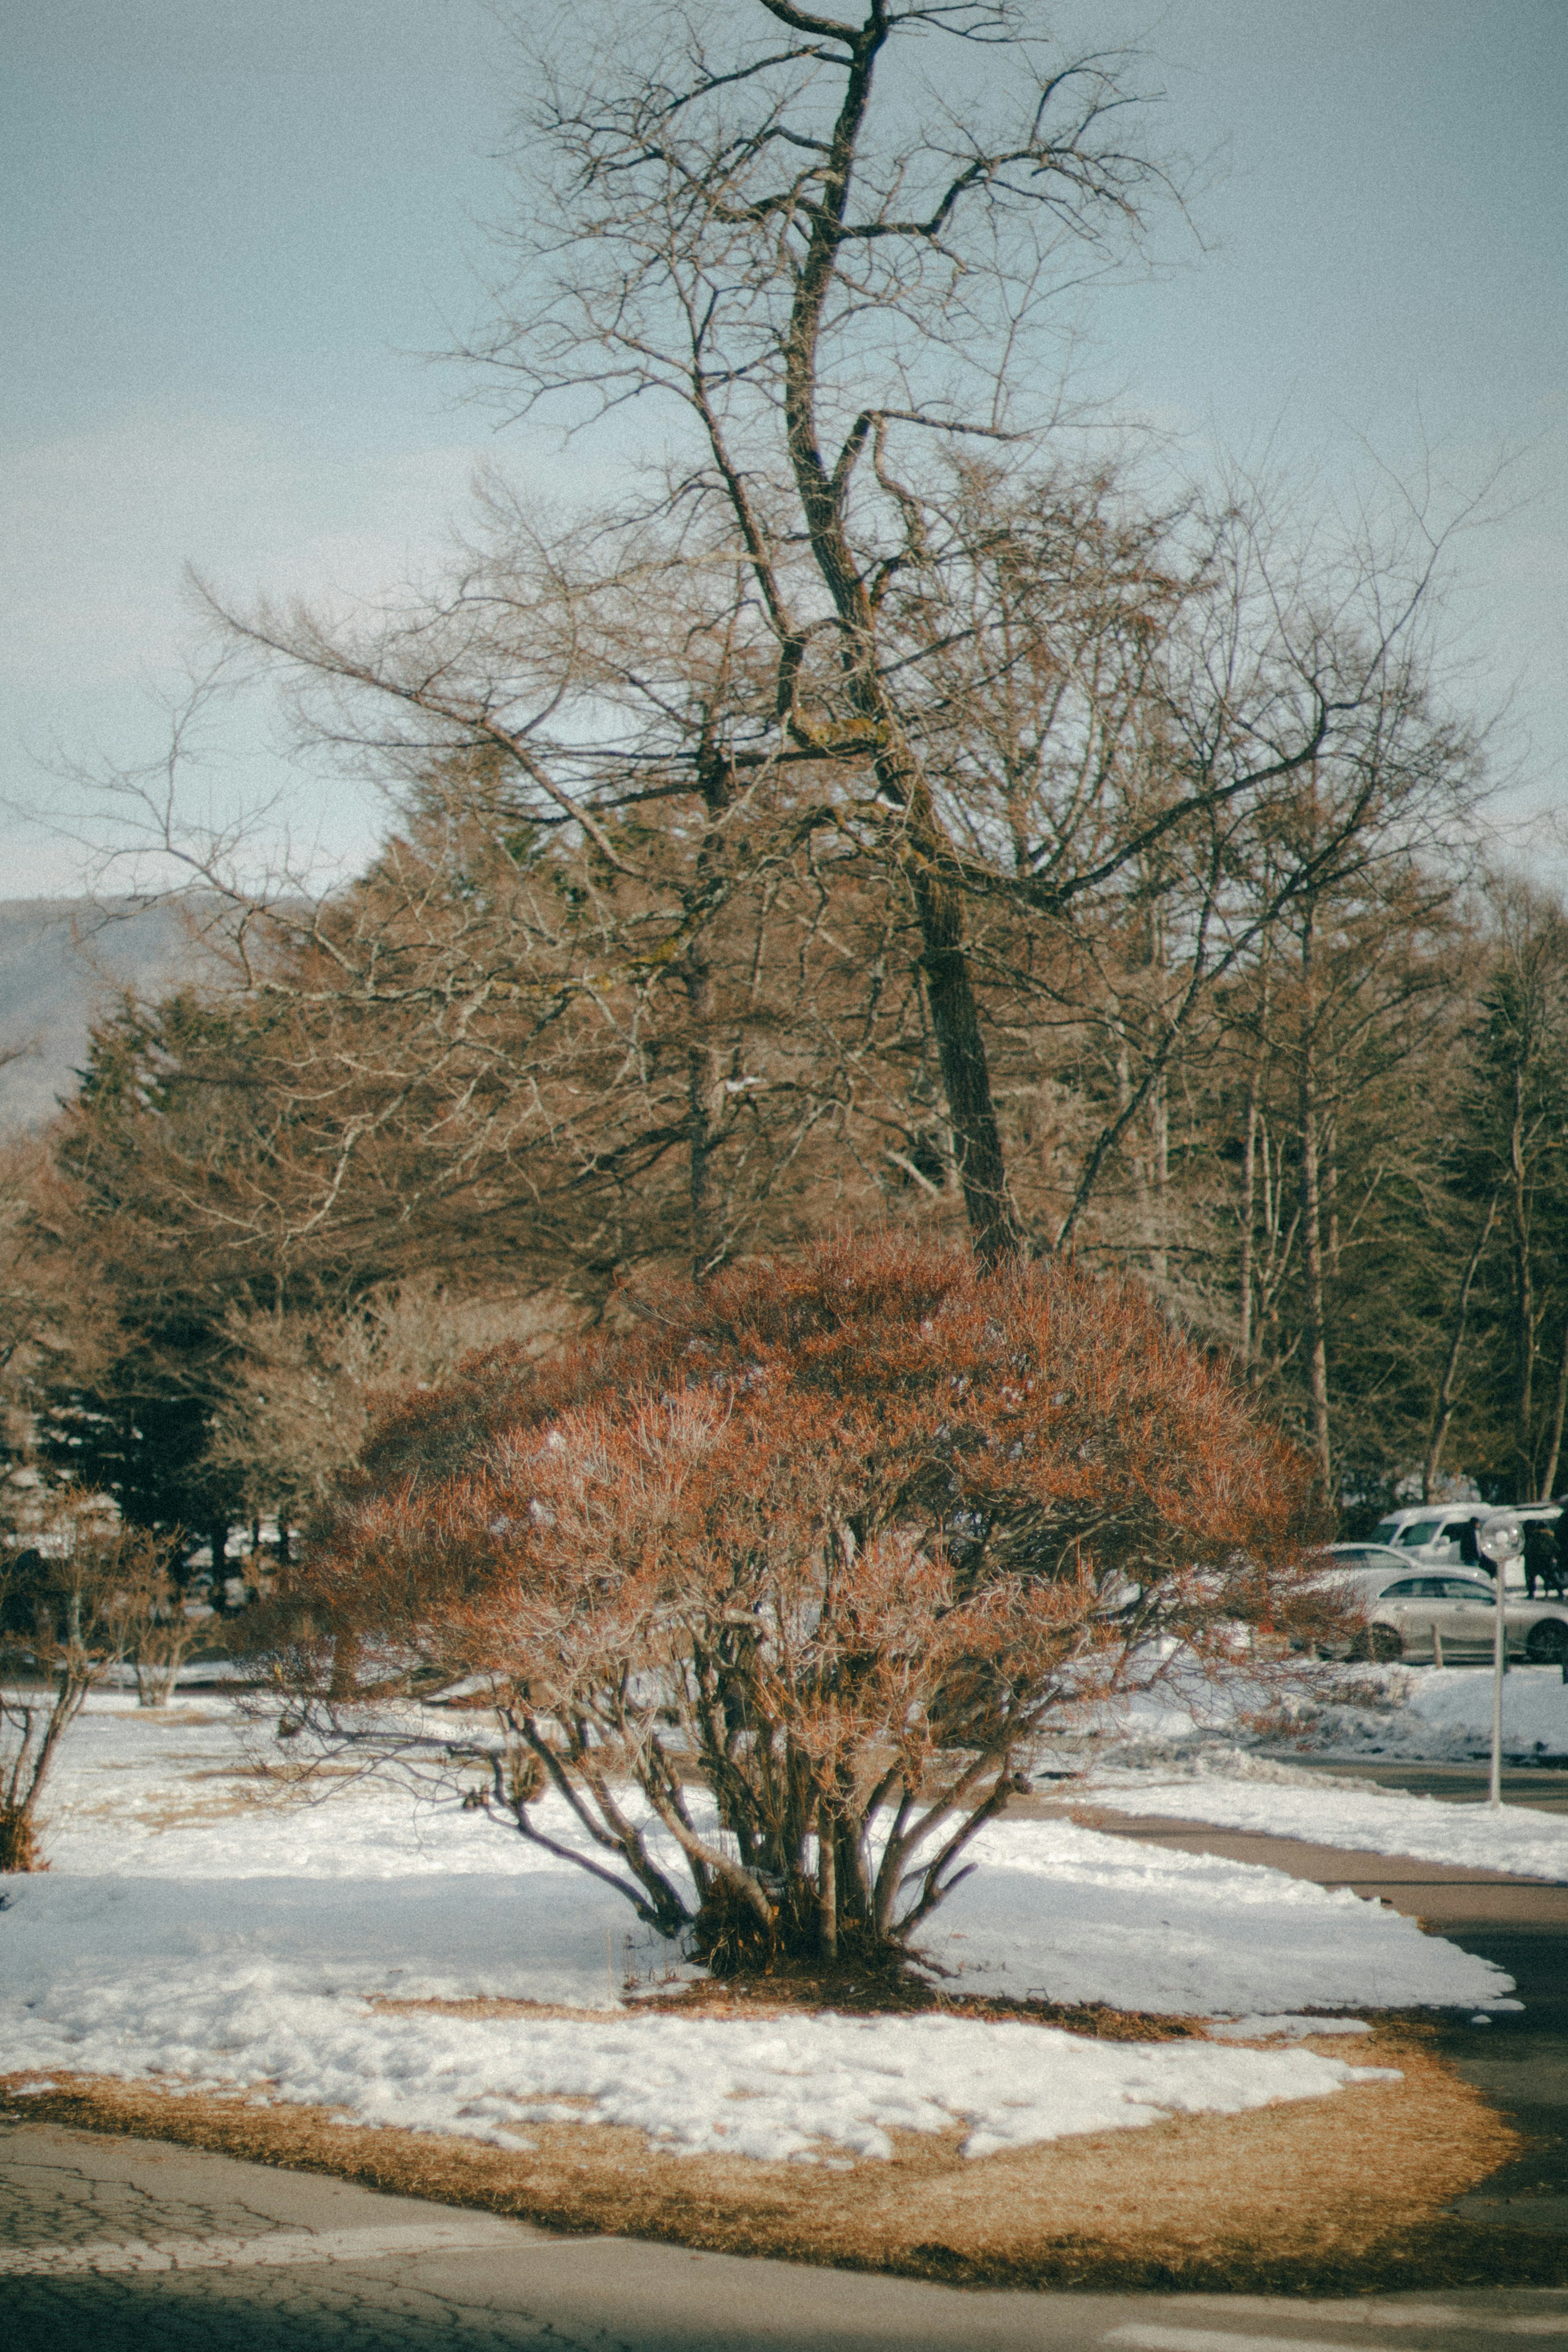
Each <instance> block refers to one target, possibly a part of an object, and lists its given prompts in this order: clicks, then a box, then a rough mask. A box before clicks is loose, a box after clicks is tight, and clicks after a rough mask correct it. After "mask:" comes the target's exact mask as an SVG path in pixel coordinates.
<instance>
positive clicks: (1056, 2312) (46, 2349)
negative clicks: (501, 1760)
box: [0, 2126, 1568, 2352]
mask: <svg viewBox="0 0 1568 2352" xmlns="http://www.w3.org/2000/svg"><path fill="white" fill-rule="evenodd" d="M0 2217H3V2218H0V2298H3V2303H4V2310H5V2342H6V2346H7V2352H76V2347H78V2346H88V2345H90V2346H91V2347H94V2352H213V2347H214V2346H218V2347H222V2352H327V2347H329V2346H330V2347H333V2352H404V2347H406V2352H415V2348H416V2347H417V2352H428V2347H431V2346H432V2345H434V2344H437V2343H439V2344H441V2345H443V2346H449V2347H455V2352H490V2347H497V2352H500V2347H508V2352H525V2347H527V2352H534V2347H537V2352H547V2347H548V2352H587V2347H596V2352H600V2347H603V2352H609V2347H616V2352H895V2347H896V2352H1100V2347H1104V2352H1292V2347H1293V2352H1392V2347H1398V2352H1483V2347H1484V2352H1492V2347H1495V2352H1510V2347H1516V2346H1517V2347H1521V2352H1523V2347H1527V2346H1533V2345H1542V2346H1549V2345H1551V2344H1552V2343H1554V2342H1557V2343H1563V2344H1565V2345H1568V2294H1556V2293H1539V2292H1533V2293H1532V2292H1523V2293H1512V2294H1511V2293H1508V2292H1506V2291H1504V2292H1500V2293H1496V2294H1492V2293H1474V2292H1469V2291H1463V2292H1460V2293H1458V2294H1444V2295H1443V2296H1441V2297H1434V2296H1422V2295H1419V2294H1416V2295H1408V2296H1405V2295H1402V2296H1396V2297H1391V2298H1389V2299H1387V2300H1385V2301H1383V2302H1358V2303H1354V2304H1345V2303H1311V2304H1303V2303H1301V2302H1299V2301H1290V2302H1286V2301H1274V2300H1272V2299H1265V2298H1262V2297H1250V2296H1201V2295H1195V2296H1180V2297H1174V2296H1173V2297H1155V2296H1125V2297H1122V2296H1118V2297H1111V2296H1104V2295H1057V2294H1009V2293H1005V2292H974V2291H962V2290H958V2289H955V2288H949V2287H942V2286H931V2285H925V2284H921V2283H919V2282H916V2281H913V2280H908V2279H889V2278H878V2277H874V2276H865V2275H860V2274H856V2273H844V2272H835V2271H830V2270H822V2269H810V2268H804V2267H798V2266H794V2265H790V2264H787V2263H775V2262H760V2261H745V2260H741V2259H738V2258H735V2257H730V2256H726V2255H719V2254H694V2253H689V2252H685V2251H684V2250H681V2249H678V2248H674V2247H669V2246H656V2245H639V2244H634V2243H632V2242H628V2241H624V2240H615V2239H594V2238H578V2239H570V2238H550V2237H548V2236H546V2235H545V2234H544V2233H543V2232H541V2231H536V2230H531V2229H529V2228H528V2227H527V2226H526V2225H525V2224H523V2223H520V2222H514V2221H501V2220H497V2219H496V2218H494V2217H492V2216H489V2215H484V2214H471V2213H459V2212H455V2211H453V2210H451V2209H449V2208H444V2207H439V2206H429V2205H423V2204H418V2203H415V2202H413V2200H408V2199H403V2198H396V2197H382V2196H376V2195H373V2194H372V2193H371V2191H369V2190H367V2189H360V2188H357V2187H355V2186H353V2185H352V2184H350V2183H347V2182H343V2181H336V2180H324V2179H319V2178H317V2177H315V2176H312V2175H308V2174H302V2173H288V2172H273V2171H270V2170H267V2169H265V2168H261V2167H258V2166H254V2165H247V2164H240V2163H236V2162H235V2161H234V2160H233V2159H232V2158H227V2157H215V2156H209V2155H205V2154H203V2153H200V2152H197V2151H193V2150H191V2149H186V2148H171V2147H156V2146H150V2145H149V2144H148V2143H146V2142H143V2141H135V2140H115V2139H101V2138H99V2137H96V2136H93V2135H89V2134H87V2133H78V2132H69V2131H62V2130H58V2129H56V2128H54V2127H51V2126H22V2127H19V2128H13V2129H11V2130H9V2131H8V2132H0Z"/></svg>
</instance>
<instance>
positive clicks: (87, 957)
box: [0, 898, 204, 1138]
mask: <svg viewBox="0 0 1568 2352" xmlns="http://www.w3.org/2000/svg"><path fill="white" fill-rule="evenodd" d="M203 961H204V956H203V952H202V950H201V949H200V947H199V946H197V945H195V944H194V943H193V941H192V940H191V939H190V937H189V936H188V933H187V931H186V928H185V925H184V923H183V920H182V918H181V915H180V911H179V909H178V908H175V907H172V906H168V905H159V906H145V905H141V904H140V903H139V902H138V901H136V900H134V899H131V898H104V899H93V898H5V899H0V1049H7V1048H12V1047H16V1046H21V1047H23V1048H25V1049H26V1050H25V1051H24V1052H23V1054H22V1055H21V1056H20V1058H19V1059H18V1060H16V1061H14V1062H9V1063H7V1064H6V1065H5V1067H4V1068H3V1069H0V1138H11V1137H16V1136H18V1135H23V1134H26V1133H27V1132H28V1131H29V1130H31V1129H37V1128H39V1127H42V1126H43V1125H45V1124H46V1122H47V1120H48V1119H50V1118H53V1116H54V1113H55V1111H56V1109H57V1107H58V1104H59V1101H60V1099H61V1098H62V1097H64V1098H66V1099H68V1098H69V1097H70V1096H72V1095H73V1094H74V1093H75V1091H76V1087H77V1073H78V1070H79V1068H80V1066H81V1064H82V1061H83V1059H84V1057H85V1055H86V1053H87V1046H88V1026H89V1022H90V1021H91V1019H92V1017H93V1015H94V1014H95V1013H98V1012H99V1011H101V1010H106V1009H108V1008H109V1007H110V1006H111V1005H112V1004H113V1003H114V1000H115V997H116V995H117V994H118V993H119V992H121V991H123V990H129V991H130V992H131V993H132V994H134V995H137V996H159V995H162V993H164V992H166V991H167V990H169V989H172V988H173V987H175V986H176V985H177V984H178V983H179V982H181V981H182V980H184V979H188V978H190V977H192V976H193V973H194V972H195V971H197V970H198V969H199V968H200V966H201V964H202V962H203Z"/></svg>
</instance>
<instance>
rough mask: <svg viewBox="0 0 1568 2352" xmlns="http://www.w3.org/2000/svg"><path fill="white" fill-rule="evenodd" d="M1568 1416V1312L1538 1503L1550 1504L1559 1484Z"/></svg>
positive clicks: (1564, 1323)
mask: <svg viewBox="0 0 1568 2352" xmlns="http://www.w3.org/2000/svg"><path fill="white" fill-rule="evenodd" d="M1565 1415H1568V1312H1565V1313H1564V1315H1563V1345H1562V1347H1561V1348H1560V1349H1558V1353H1557V1387H1556V1391H1555V1393H1554V1394H1553V1396H1552V1437H1551V1444H1550V1447H1549V1450H1548V1453H1547V1456H1546V1467H1545V1469H1544V1470H1543V1471H1542V1474H1541V1491H1540V1493H1539V1494H1538V1495H1537V1496H1536V1500H1537V1502H1541V1503H1549V1502H1550V1501H1551V1500H1552V1487H1553V1486H1555V1485H1556V1484H1557V1464H1558V1460H1559V1458H1560V1456H1561V1454H1562V1452H1563V1419H1564V1416H1565Z"/></svg>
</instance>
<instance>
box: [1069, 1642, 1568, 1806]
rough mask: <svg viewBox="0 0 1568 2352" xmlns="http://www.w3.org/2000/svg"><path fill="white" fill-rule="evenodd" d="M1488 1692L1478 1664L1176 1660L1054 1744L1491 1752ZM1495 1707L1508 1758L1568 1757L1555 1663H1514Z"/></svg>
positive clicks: (1382, 1754) (1565, 1693) (1346, 1756)
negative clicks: (1225, 1671) (1230, 1666)
mask: <svg viewBox="0 0 1568 2352" xmlns="http://www.w3.org/2000/svg"><path fill="white" fill-rule="evenodd" d="M1491 1696H1492V1678H1491V1673H1490V1668H1487V1667H1484V1666H1446V1667H1444V1668H1442V1669H1441V1670H1438V1669H1437V1668H1436V1667H1432V1666H1406V1665H1391V1666H1380V1665H1331V1664H1309V1663H1307V1662H1305V1661H1301V1662H1298V1663H1297V1664H1293V1665H1292V1666H1291V1670H1290V1672H1289V1674H1288V1675H1285V1676H1284V1677H1282V1678H1281V1680H1280V1681H1278V1682H1274V1681H1270V1680H1267V1679H1265V1678H1264V1677H1262V1676H1260V1675H1251V1674H1249V1673H1248V1672H1246V1671H1245V1670H1244V1669H1239V1670H1238V1671H1237V1672H1236V1673H1234V1674H1229V1675H1219V1676H1207V1675H1197V1674H1192V1675H1186V1676H1184V1675H1182V1673H1181V1672H1180V1668H1179V1662H1176V1664H1173V1666H1172V1668H1171V1669H1169V1670H1168V1678H1167V1679H1166V1680H1165V1681H1163V1682H1162V1683H1161V1684H1159V1685H1156V1686H1155V1688H1154V1689H1153V1690H1151V1691H1148V1692H1146V1693H1145V1694H1143V1695H1142V1696H1139V1697H1136V1698H1134V1699H1132V1700H1131V1701H1128V1702H1126V1703H1125V1704H1124V1705H1122V1706H1119V1707H1112V1708H1107V1709H1106V1710H1104V1711H1103V1713H1102V1714H1101V1715H1100V1716H1099V1717H1098V1718H1097V1719H1096V1720H1094V1721H1092V1722H1091V1721H1090V1720H1088V1719H1087V1718H1086V1719H1085V1720H1083V1721H1082V1722H1078V1723H1074V1724H1071V1725H1067V1726H1064V1728H1063V1736H1062V1738H1061V1739H1060V1740H1059V1741H1053V1742H1051V1743H1050V1744H1051V1745H1052V1746H1060V1747H1061V1748H1062V1750H1063V1757H1062V1760H1063V1762H1065V1763H1069V1764H1072V1765H1078V1764H1081V1763H1082V1762H1083V1761H1085V1760H1086V1759H1087V1758H1088V1757H1089V1756H1090V1755H1092V1754H1099V1755H1101V1756H1103V1757H1107V1758H1108V1757H1110V1756H1111V1755H1112V1754H1114V1755H1115V1757H1116V1759H1117V1760H1118V1761H1121V1762H1124V1763H1161V1762H1165V1761H1168V1760H1174V1759H1177V1758H1178V1757H1179V1756H1181V1755H1182V1754H1183V1753H1184V1752H1187V1751H1190V1750H1191V1749H1192V1748H1193V1747H1194V1745H1195V1743H1197V1742H1202V1741H1210V1740H1215V1739H1219V1740H1226V1741H1240V1742H1242V1743H1244V1744H1246V1745H1248V1746H1250V1747H1255V1748H1266V1749H1268V1750H1269V1751H1270V1752H1271V1753H1274V1754H1279V1755H1311V1756H1318V1757H1322V1758H1324V1759H1333V1760H1334V1761H1337V1762H1352V1761H1354V1760H1356V1759H1364V1760H1366V1761H1373V1760H1377V1759H1381V1760H1385V1761H1393V1762H1406V1763H1408V1762H1416V1761H1421V1762H1427V1763H1464V1762H1469V1761H1473V1760H1475V1759H1478V1758H1481V1757H1485V1756H1487V1755H1488V1754H1490V1747H1491ZM1502 1705H1503V1713H1502V1729H1503V1752H1504V1754H1505V1755H1506V1756H1507V1757H1508V1759H1510V1761H1511V1762H1513V1763H1516V1764H1527V1763H1531V1762H1534V1761H1539V1760H1540V1759H1542V1758H1543V1757H1553V1758H1556V1757H1568V1684H1564V1682H1563V1676H1562V1674H1561V1672H1560V1670H1559V1669H1558V1668H1557V1667H1556V1666H1514V1667H1511V1669H1510V1671H1509V1673H1508V1674H1507V1675H1505V1676H1504V1677H1503V1685H1502ZM1564 1785H1568V1783H1565V1784H1564Z"/></svg>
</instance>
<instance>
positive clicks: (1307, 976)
mask: <svg viewBox="0 0 1568 2352" xmlns="http://www.w3.org/2000/svg"><path fill="white" fill-rule="evenodd" d="M1314 922H1315V916H1314V910H1313V908H1312V904H1311V902H1310V901H1309V903H1308V905H1307V907H1306V909H1305V911H1304V913H1303V915H1302V919H1301V994H1302V1013H1301V1078H1300V1093H1299V1121H1300V1127H1301V1275H1302V1286H1303V1289H1304V1292H1305V1307H1306V1313H1305V1317H1304V1318H1303V1321H1304V1331H1303V1337H1304V1339H1305V1341H1306V1359H1307V1394H1308V1401H1309V1404H1310V1408H1311V1412H1312V1452H1313V1454H1315V1455H1316V1457H1317V1464H1318V1477H1319V1481H1320V1483H1321V1485H1322V1494H1323V1499H1324V1501H1325V1502H1327V1501H1328V1500H1329V1499H1330V1498H1331V1496H1332V1495H1333V1454H1332V1452H1331V1450H1330V1444H1329V1360H1328V1330H1327V1324H1326V1318H1325V1313H1324V1302H1323V1228H1322V1182H1321V1179H1320V1172H1319V1166H1318V1145H1319V1125H1318V1096H1317V1034H1316V1030H1317V1007H1316V1004H1315V1002H1314V998H1313V984H1314V979H1315V974H1314V972H1313V968H1312V967H1313V956H1312V950H1313V946H1314V936H1313V934H1314Z"/></svg>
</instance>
